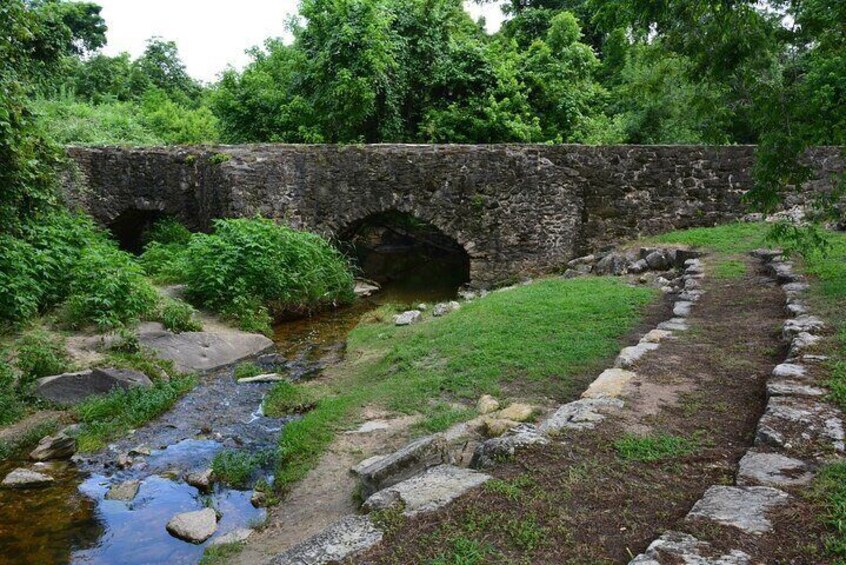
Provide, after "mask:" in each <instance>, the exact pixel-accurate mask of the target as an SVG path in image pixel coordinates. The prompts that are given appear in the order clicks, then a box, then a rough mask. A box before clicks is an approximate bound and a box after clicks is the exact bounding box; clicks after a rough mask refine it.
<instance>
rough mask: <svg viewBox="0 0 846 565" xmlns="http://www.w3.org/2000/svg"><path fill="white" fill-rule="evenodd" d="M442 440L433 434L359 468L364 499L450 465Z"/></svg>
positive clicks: (449, 458) (443, 439)
mask: <svg viewBox="0 0 846 565" xmlns="http://www.w3.org/2000/svg"><path fill="white" fill-rule="evenodd" d="M451 462H452V461H451V457H450V455H449V452H448V449H447V442H446V439H445V438H444V437H443V436H442V435H440V434H435V435H431V436H426V437H423V438H420V439H418V440H415V441H413V442H411V443H409V444H408V445H406V446H405V447H403V448H401V449H399V450H397V451H395V452H394V453H391V454H390V455H388V456H386V457H383V458H382V459H379V460H377V461H374V462H373V463H372V464H370V465H368V466H366V467H363V468H359V470H358V471H359V472H358V476H359V479H360V480H361V485H362V488H363V492H364V495H365V496H370V495H371V494H373V493H374V492H377V491H380V490H382V489H384V488H387V487H389V486H391V485H395V484H397V483H399V482H401V481H404V480H405V479H407V478H409V477H412V476H414V475H417V474H419V473H420V472H422V471H425V470H426V469H428V468H429V467H435V466H437V465H441V464H443V463H451Z"/></svg>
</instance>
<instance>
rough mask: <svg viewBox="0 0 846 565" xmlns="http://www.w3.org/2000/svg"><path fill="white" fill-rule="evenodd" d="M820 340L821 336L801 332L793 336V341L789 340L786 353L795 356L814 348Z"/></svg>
mask: <svg viewBox="0 0 846 565" xmlns="http://www.w3.org/2000/svg"><path fill="white" fill-rule="evenodd" d="M821 340H822V338H821V337H820V336H816V335H812V334H810V333H808V332H801V333H799V334H797V335H795V336H794V337H793V341H791V342H790V350H789V351H788V352H787V354H788V355H789V356H790V357H797V356H798V355H800V354H802V353H804V352H805V351H807V350H809V349H812V348H814V347H815V346H816V345H817V344H818V343H819V342H820V341H821Z"/></svg>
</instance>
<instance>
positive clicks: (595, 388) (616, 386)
mask: <svg viewBox="0 0 846 565" xmlns="http://www.w3.org/2000/svg"><path fill="white" fill-rule="evenodd" d="M636 376H637V375H636V374H635V373H633V372H631V371H626V370H625V369H607V370H605V371H603V372H602V374H601V375H599V377H597V378H596V380H595V381H593V382H592V383H591V384H590V386H589V387H588V389H587V390H586V391H585V392H583V393H582V398H617V397H619V396H622V394H623V389H624V388H625V386H626V384H628V383H629V381H631V380H632V379H633V378H635V377H636Z"/></svg>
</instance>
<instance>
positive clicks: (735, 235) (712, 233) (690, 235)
mask: <svg viewBox="0 0 846 565" xmlns="http://www.w3.org/2000/svg"><path fill="white" fill-rule="evenodd" d="M768 230H769V227H768V226H767V225H766V224H760V223H751V222H736V223H732V224H726V225H723V226H718V227H716V228H693V229H689V230H684V231H674V232H670V233H666V234H662V235H659V236H655V237H651V238H648V239H646V240H645V242H652V243H665V244H678V245H690V246H691V247H697V248H704V249H710V250H711V251H717V252H720V253H745V252H747V251H751V250H752V249H756V248H758V247H766V246H767V245H772V242H768V241H767V234H768Z"/></svg>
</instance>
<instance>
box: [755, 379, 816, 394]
mask: <svg viewBox="0 0 846 565" xmlns="http://www.w3.org/2000/svg"><path fill="white" fill-rule="evenodd" d="M825 394H826V391H825V390H823V389H821V388H819V387H815V386H811V385H809V384H805V383H800V382H796V381H792V380H790V379H773V380H770V381H769V382H768V383H767V396H806V397H809V398H817V397H821V396H825Z"/></svg>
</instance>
